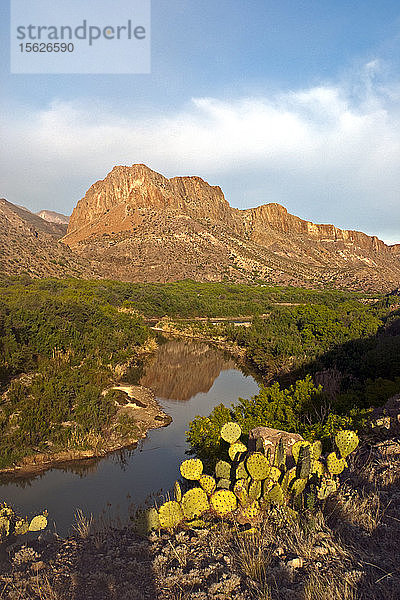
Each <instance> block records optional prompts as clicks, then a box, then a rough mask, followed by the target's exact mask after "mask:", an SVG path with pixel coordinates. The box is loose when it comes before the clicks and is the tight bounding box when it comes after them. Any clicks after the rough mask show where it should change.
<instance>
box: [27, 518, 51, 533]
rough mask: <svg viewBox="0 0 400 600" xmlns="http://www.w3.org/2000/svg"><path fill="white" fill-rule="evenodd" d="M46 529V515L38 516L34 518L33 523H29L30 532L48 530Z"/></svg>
mask: <svg viewBox="0 0 400 600" xmlns="http://www.w3.org/2000/svg"><path fill="white" fill-rule="evenodd" d="M46 527H47V517H46V515H37V516H36V517H33V519H32V521H31V522H30V523H29V531H41V530H42V529H46Z"/></svg>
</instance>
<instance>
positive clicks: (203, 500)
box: [182, 487, 210, 519]
mask: <svg viewBox="0 0 400 600" xmlns="http://www.w3.org/2000/svg"><path fill="white" fill-rule="evenodd" d="M182 509H183V513H184V515H185V517H186V518H187V519H195V518H196V517H200V516H201V515H202V514H203V513H205V512H206V511H207V510H209V509H210V505H209V503H208V498H207V494H206V493H205V491H204V490H203V489H202V488H199V487H195V488H192V489H191V490H189V491H187V492H186V494H184V495H183V496H182Z"/></svg>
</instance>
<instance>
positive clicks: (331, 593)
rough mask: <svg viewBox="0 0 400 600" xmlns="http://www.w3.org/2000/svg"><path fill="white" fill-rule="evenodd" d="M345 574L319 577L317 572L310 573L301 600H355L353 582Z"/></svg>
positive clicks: (319, 574)
mask: <svg viewBox="0 0 400 600" xmlns="http://www.w3.org/2000/svg"><path fill="white" fill-rule="evenodd" d="M350 579H351V578H350V577H349V576H348V575H347V574H343V573H340V572H339V573H337V575H336V576H334V574H333V573H330V574H329V575H328V576H327V575H321V573H320V572H319V571H312V572H311V573H310V574H309V577H308V580H307V582H306V584H305V586H304V592H303V598H302V600H356V599H357V598H360V596H356V591H355V586H354V582H352V581H351V580H350Z"/></svg>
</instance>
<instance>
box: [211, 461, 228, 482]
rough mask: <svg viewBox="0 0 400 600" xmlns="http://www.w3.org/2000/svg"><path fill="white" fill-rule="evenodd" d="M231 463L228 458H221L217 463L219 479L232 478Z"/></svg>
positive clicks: (216, 471) (216, 469)
mask: <svg viewBox="0 0 400 600" xmlns="http://www.w3.org/2000/svg"><path fill="white" fill-rule="evenodd" d="M231 468H232V466H231V464H230V463H228V462H226V460H219V461H218V462H217V464H216V465H215V475H216V477H217V478H218V479H220V478H221V477H222V478H223V479H230V476H231Z"/></svg>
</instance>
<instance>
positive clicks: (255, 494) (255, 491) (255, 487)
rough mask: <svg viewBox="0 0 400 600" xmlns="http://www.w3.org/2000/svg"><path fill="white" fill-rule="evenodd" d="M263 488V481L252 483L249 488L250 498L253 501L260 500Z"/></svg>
mask: <svg viewBox="0 0 400 600" xmlns="http://www.w3.org/2000/svg"><path fill="white" fill-rule="evenodd" d="M261 492H262V486H261V481H260V480H256V481H252V482H251V484H250V486H249V498H251V499H252V500H258V499H259V498H260V497H261Z"/></svg>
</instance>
